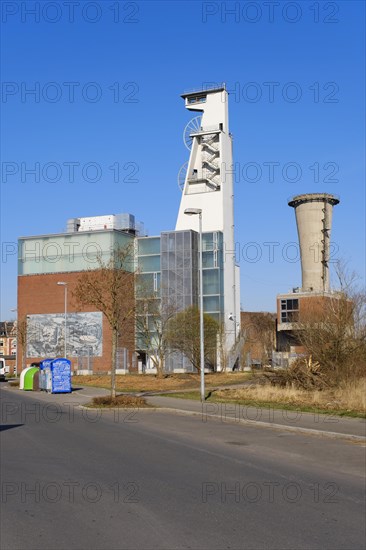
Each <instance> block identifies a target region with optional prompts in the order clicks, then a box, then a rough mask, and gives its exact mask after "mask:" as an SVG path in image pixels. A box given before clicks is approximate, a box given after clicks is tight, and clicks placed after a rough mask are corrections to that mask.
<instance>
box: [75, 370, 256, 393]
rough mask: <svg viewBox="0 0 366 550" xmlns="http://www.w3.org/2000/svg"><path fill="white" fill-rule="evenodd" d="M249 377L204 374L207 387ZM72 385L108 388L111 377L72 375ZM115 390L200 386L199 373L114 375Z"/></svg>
mask: <svg viewBox="0 0 366 550" xmlns="http://www.w3.org/2000/svg"><path fill="white" fill-rule="evenodd" d="M249 378H250V374H249V373H214V374H206V375H205V384H206V386H207V387H208V388H209V387H215V386H221V385H230V384H242V383H243V382H246V381H247V380H248V379H249ZM72 382H73V385H74V386H75V385H79V384H80V385H81V386H94V387H99V388H106V389H109V388H110V387H111V377H110V376H109V375H107V374H100V375H98V374H94V375H92V376H73V377H72ZM116 384H117V386H116V389H117V391H121V392H122V391H124V392H126V391H138V392H140V391H165V390H183V389H191V388H192V389H195V388H199V386H200V376H199V374H173V375H170V376H166V377H165V378H157V377H156V376H154V375H151V374H148V375H143V374H137V375H133V374H127V375H117V376H116Z"/></svg>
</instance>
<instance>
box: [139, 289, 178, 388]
mask: <svg viewBox="0 0 366 550" xmlns="http://www.w3.org/2000/svg"><path fill="white" fill-rule="evenodd" d="M175 313H176V310H175V308H174V307H173V306H171V307H169V308H167V307H166V306H164V308H162V304H161V300H160V299H159V298H158V297H157V296H156V295H154V294H150V295H141V293H140V297H138V298H137V299H136V339H137V347H138V348H139V349H141V350H143V351H145V352H146V355H147V357H148V358H150V359H151V361H152V363H153V365H154V367H155V368H156V374H157V377H158V378H162V377H163V376H164V367H165V361H166V358H167V356H168V354H169V353H170V348H169V342H168V341H167V338H166V334H167V327H168V324H169V322H170V320H171V319H172V317H173V316H174V315H175Z"/></svg>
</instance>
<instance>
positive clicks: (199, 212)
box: [184, 208, 205, 403]
mask: <svg viewBox="0 0 366 550" xmlns="http://www.w3.org/2000/svg"><path fill="white" fill-rule="evenodd" d="M184 213H185V214H187V216H196V215H198V219H199V236H200V352H201V353H200V355H201V360H200V365H201V401H202V403H203V402H204V400H205V341H204V325H203V262H202V209H201V208H186V209H185V211H184Z"/></svg>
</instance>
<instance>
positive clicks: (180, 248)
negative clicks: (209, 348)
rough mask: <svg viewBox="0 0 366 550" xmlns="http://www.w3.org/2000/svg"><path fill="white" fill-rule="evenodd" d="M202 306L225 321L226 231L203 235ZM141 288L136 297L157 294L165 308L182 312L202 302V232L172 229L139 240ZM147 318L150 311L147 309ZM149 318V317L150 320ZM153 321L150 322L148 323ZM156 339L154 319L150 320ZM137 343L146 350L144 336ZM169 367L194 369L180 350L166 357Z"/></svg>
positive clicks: (169, 368) (138, 261) (139, 286)
mask: <svg viewBox="0 0 366 550" xmlns="http://www.w3.org/2000/svg"><path fill="white" fill-rule="evenodd" d="M202 243H203V250H202V263H203V309H204V311H205V312H206V313H208V314H209V315H211V316H212V317H213V318H214V319H215V320H216V321H217V322H218V323H220V322H222V321H223V312H224V294H223V286H224V285H223V273H224V272H223V267H224V266H223V234H222V233H221V232H212V233H204V234H203V235H202ZM137 266H138V271H139V274H138V281H139V284H138V289H137V296H138V295H139V293H140V295H144V294H145V295H148V296H156V297H157V299H159V298H160V299H161V305H162V311H163V312H164V308H166V311H168V310H169V311H170V310H171V309H172V308H174V309H175V310H176V311H182V310H184V309H186V308H187V307H189V306H191V305H196V306H198V305H199V234H198V233H197V232H195V231H191V230H187V231H169V232H163V233H161V236H160V237H140V238H138V239H137ZM145 315H146V316H147V317H148V316H149V314H148V313H147V312H146V314H145ZM147 317H146V320H147ZM149 324H150V322H149ZM150 330H151V338H152V340H153V339H154V332H155V328H154V322H152V323H151V329H150ZM136 340H137V346H139V344H141V345H140V349H141V350H142V349H144V347H143V345H142V342H141V336H139V334H138V333H137V335H136ZM166 363H167V364H166V370H168V371H172V370H177V369H182V370H192V366H191V364H190V363H189V361H188V360H187V359H186V358H185V357H184V356H183V355H182V354H180V353H175V354H173V355H170V356H169V357H168V358H167V362H166Z"/></svg>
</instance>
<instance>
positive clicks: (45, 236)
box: [18, 228, 134, 240]
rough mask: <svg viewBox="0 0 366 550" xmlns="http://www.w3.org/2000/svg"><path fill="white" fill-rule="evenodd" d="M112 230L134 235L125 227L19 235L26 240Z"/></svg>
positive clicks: (109, 231)
mask: <svg viewBox="0 0 366 550" xmlns="http://www.w3.org/2000/svg"><path fill="white" fill-rule="evenodd" d="M112 231H115V232H116V233H123V234H125V235H131V237H133V236H134V235H133V234H132V233H129V232H128V231H124V230H123V229H114V228H111V229H90V230H89V231H72V232H71V233H68V232H67V231H63V232H62V233H47V234H45V235H28V236H27V237H18V240H20V239H22V240H26V239H44V238H48V237H62V236H68V237H71V236H72V235H80V234H81V235H86V234H88V233H111V232H112Z"/></svg>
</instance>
